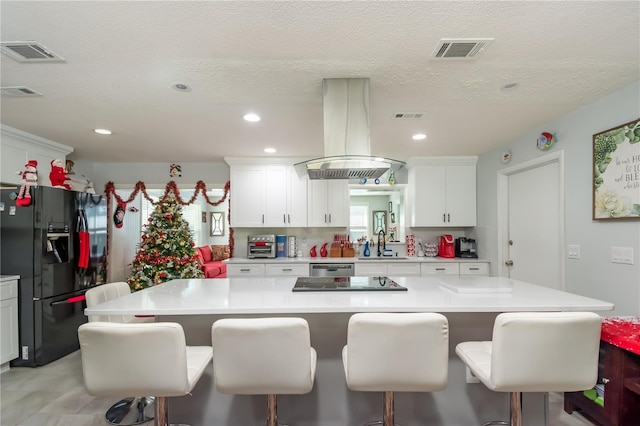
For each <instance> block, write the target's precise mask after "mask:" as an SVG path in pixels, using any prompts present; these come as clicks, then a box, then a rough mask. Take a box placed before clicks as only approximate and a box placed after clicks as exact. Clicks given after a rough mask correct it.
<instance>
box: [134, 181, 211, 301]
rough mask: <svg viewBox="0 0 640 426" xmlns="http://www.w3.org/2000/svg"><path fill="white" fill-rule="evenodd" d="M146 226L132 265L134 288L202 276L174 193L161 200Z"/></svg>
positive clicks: (191, 238) (190, 237)
mask: <svg viewBox="0 0 640 426" xmlns="http://www.w3.org/2000/svg"><path fill="white" fill-rule="evenodd" d="M143 228H144V229H143V231H144V232H143V234H142V241H141V242H140V246H139V247H138V252H137V253H136V257H135V259H134V260H133V263H132V264H131V266H132V267H131V273H132V275H131V278H129V280H128V283H129V287H131V291H138V290H142V289H144V288H148V287H151V286H154V285H157V284H161V283H163V282H165V281H169V280H173V279H178V278H202V276H203V274H202V270H201V269H200V261H199V260H198V256H197V254H196V253H197V250H196V249H195V244H194V242H193V237H192V236H191V231H190V230H189V224H188V223H187V222H186V221H185V220H184V218H183V217H182V206H181V205H180V204H178V203H177V202H176V200H175V198H174V196H173V194H172V193H169V194H168V195H167V196H166V197H165V198H164V199H162V200H160V202H158V204H157V205H156V207H155V209H154V211H153V213H152V214H151V216H150V217H149V222H148V223H147V224H145V225H144V226H143Z"/></svg>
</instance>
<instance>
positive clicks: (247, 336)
mask: <svg viewBox="0 0 640 426" xmlns="http://www.w3.org/2000/svg"><path fill="white" fill-rule="evenodd" d="M211 341H212V343H213V347H214V348H215V349H214V351H213V376H214V382H215V387H216V389H217V391H218V392H220V393H225V394H237V395H267V425H268V426H276V425H277V424H278V411H277V400H276V398H277V395H278V394H285V395H291V394H298V395H299V394H305V393H309V392H311V390H312V389H313V382H314V379H315V372H316V358H317V355H316V351H315V349H313V348H312V347H311V336H310V334H309V324H308V323H307V321H306V320H304V319H302V318H238V319H234V318H227V319H220V320H218V321H216V322H215V323H214V324H213V326H212V328H211Z"/></svg>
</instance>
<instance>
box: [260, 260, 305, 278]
mask: <svg viewBox="0 0 640 426" xmlns="http://www.w3.org/2000/svg"><path fill="white" fill-rule="evenodd" d="M265 276H267V277H282V276H294V277H308V276H309V264H308V263H305V264H302V265H298V264H296V265H266V272H265Z"/></svg>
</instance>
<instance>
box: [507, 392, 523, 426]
mask: <svg viewBox="0 0 640 426" xmlns="http://www.w3.org/2000/svg"><path fill="white" fill-rule="evenodd" d="M509 411H510V412H511V426H522V392H511V404H510V410H509Z"/></svg>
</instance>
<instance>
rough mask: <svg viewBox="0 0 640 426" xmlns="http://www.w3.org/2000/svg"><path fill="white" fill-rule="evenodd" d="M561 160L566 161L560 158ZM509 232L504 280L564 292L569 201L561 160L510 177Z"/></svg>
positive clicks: (504, 234) (505, 204) (505, 202)
mask: <svg viewBox="0 0 640 426" xmlns="http://www.w3.org/2000/svg"><path fill="white" fill-rule="evenodd" d="M559 158H561V157H559ZM505 178H506V191H504V193H505V194H504V195H503V196H504V197H506V200H503V202H502V203H501V205H502V206H503V207H506V210H507V212H506V232H502V233H501V236H502V238H503V239H504V241H500V243H501V245H502V246H503V247H504V248H505V249H504V250H503V257H502V258H503V259H504V260H503V262H504V266H505V267H506V269H503V271H504V272H506V273H502V274H501V275H503V276H508V277H510V278H513V279H517V280H520V281H525V282H530V283H532V284H537V285H541V286H545V287H550V288H556V289H563V288H564V254H563V253H564V225H563V221H564V208H563V206H564V200H563V194H564V189H563V185H562V182H563V179H562V167H561V163H560V161H558V158H555V160H554V161H547V162H543V163H541V164H537V165H534V166H533V167H531V166H530V165H529V166H526V167H523V168H522V169H519V170H518V169H516V170H512V172H511V173H508V174H506V175H505Z"/></svg>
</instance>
